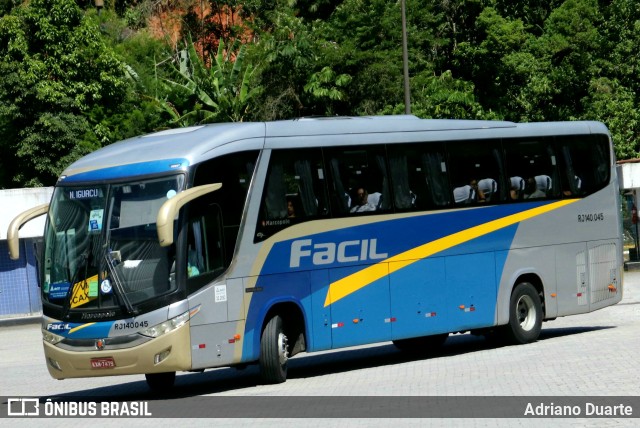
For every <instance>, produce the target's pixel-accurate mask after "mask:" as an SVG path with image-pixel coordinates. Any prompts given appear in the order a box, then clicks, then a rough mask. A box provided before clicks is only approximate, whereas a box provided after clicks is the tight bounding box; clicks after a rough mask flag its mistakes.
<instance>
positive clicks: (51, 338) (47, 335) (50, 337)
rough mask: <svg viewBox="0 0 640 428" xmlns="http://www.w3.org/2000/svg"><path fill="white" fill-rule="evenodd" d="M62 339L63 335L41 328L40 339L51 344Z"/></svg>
mask: <svg viewBox="0 0 640 428" xmlns="http://www.w3.org/2000/svg"><path fill="white" fill-rule="evenodd" d="M63 339H64V337H63V336H60V335H57V334H54V333H51V332H50V331H49V330H45V329H42V340H44V341H45V342H47V343H50V344H52V345H55V344H56V343H59V342H61V341H62V340H63Z"/></svg>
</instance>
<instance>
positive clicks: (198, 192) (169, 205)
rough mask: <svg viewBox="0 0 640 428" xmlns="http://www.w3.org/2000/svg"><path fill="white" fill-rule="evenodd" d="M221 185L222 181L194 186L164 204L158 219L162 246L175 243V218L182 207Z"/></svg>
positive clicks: (159, 237)
mask: <svg viewBox="0 0 640 428" xmlns="http://www.w3.org/2000/svg"><path fill="white" fill-rule="evenodd" d="M221 187H222V183H214V184H205V185H204V186H198V187H192V188H191V189H187V190H185V191H183V192H180V193H178V194H177V195H175V196H174V197H173V198H171V199H169V200H167V201H166V202H165V203H164V204H162V206H161V207H160V210H159V211H158V217H157V219H156V224H157V227H158V241H159V242H160V246H161V247H168V246H169V245H171V244H173V220H174V219H175V218H176V216H177V215H178V211H180V208H182V207H183V206H184V205H185V204H187V203H188V202H190V201H193V200H194V199H197V198H199V197H200V196H204V195H206V194H208V193H211V192H215V191H216V190H218V189H220V188H221Z"/></svg>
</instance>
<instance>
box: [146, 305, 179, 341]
mask: <svg viewBox="0 0 640 428" xmlns="http://www.w3.org/2000/svg"><path fill="white" fill-rule="evenodd" d="M187 321H189V311H187V312H185V313H184V314H182V315H178V316H177V317H175V318H172V319H170V320H167V321H165V322H163V323H160V324H156V325H154V326H153V327H149V328H147V329H145V330H142V331H141V332H140V334H142V335H145V336H149V337H160V336H162V335H163V334H167V333H169V332H172V331H173V330H177V329H179V328H180V327H182V326H183V325H185V324H186V322H187Z"/></svg>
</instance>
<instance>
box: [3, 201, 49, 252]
mask: <svg viewBox="0 0 640 428" xmlns="http://www.w3.org/2000/svg"><path fill="white" fill-rule="evenodd" d="M47 211H49V204H43V205H38V206H37V207H34V208H31V209H29V210H27V211H25V212H23V213H22V214H19V215H18V216H16V217H15V218H14V219H13V220H11V223H9V229H7V244H8V245H9V258H10V259H11V260H18V259H19V258H20V239H19V236H18V231H19V230H20V228H21V227H22V226H24V225H25V223H27V222H29V221H31V220H33V219H34V218H36V217H40V216H41V215H42V214H45V213H46V212H47Z"/></svg>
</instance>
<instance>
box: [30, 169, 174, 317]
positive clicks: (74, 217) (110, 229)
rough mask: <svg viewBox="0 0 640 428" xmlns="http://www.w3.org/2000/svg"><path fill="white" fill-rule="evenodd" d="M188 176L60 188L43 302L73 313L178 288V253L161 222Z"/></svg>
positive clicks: (127, 308) (130, 304) (125, 307)
mask: <svg viewBox="0 0 640 428" xmlns="http://www.w3.org/2000/svg"><path fill="white" fill-rule="evenodd" d="M183 184H184V176H183V175H176V176H171V177H168V178H161V179H152V180H145V181H134V182H129V183H119V184H113V185H85V186H79V187H75V186H74V187H66V186H65V187H57V188H56V190H55V193H54V195H53V198H52V203H51V209H50V212H49V221H48V223H47V230H46V232H45V254H44V259H43V264H44V266H43V268H44V269H43V285H44V286H43V290H42V292H43V303H44V304H45V306H49V307H51V306H54V307H55V306H58V307H61V308H62V310H63V313H68V312H69V311H72V310H74V309H83V310H84V309H89V310H90V309H108V308H114V309H115V308H121V309H122V311H123V312H124V313H126V314H128V315H133V314H135V306H136V305H137V304H139V303H141V302H145V301H149V300H151V299H153V298H155V297H158V296H162V295H165V294H167V293H170V292H171V291H173V290H175V288H176V282H175V273H174V270H175V263H174V261H175V250H174V247H173V246H169V247H167V248H164V247H161V246H160V244H159V242H158V237H157V229H156V216H157V213H158V210H159V209H160V207H161V206H162V204H163V203H164V202H165V201H166V200H167V199H168V198H171V197H173V196H174V195H175V194H176V193H177V192H179V191H180V190H181V189H182V186H183Z"/></svg>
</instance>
